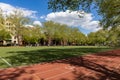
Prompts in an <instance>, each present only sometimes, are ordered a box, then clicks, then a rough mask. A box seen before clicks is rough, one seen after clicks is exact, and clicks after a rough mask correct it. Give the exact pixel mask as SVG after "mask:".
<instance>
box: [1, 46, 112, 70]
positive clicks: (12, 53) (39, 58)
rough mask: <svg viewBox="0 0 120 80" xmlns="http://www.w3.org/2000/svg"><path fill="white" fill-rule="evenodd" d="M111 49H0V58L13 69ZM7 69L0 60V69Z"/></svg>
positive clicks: (86, 47)
mask: <svg viewBox="0 0 120 80" xmlns="http://www.w3.org/2000/svg"><path fill="white" fill-rule="evenodd" d="M111 49H112V48H108V47H97V46H64V47H63V46H57V47H56V46H53V47H47V46H44V47H0V56H1V57H2V58H4V59H5V60H7V61H8V62H9V63H10V64H12V66H13V67H16V66H23V65H31V64H37V63H41V62H50V61H53V60H59V59H65V58H69V57H75V56H81V55H85V54H90V53H97V52H102V51H107V50H111ZM7 67H9V66H8V65H7V64H5V63H4V62H3V61H2V60H0V68H7Z"/></svg>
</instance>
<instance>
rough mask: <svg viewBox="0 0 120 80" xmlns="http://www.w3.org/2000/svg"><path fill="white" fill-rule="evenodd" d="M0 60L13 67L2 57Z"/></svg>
mask: <svg viewBox="0 0 120 80" xmlns="http://www.w3.org/2000/svg"><path fill="white" fill-rule="evenodd" d="M0 59H1V60H2V61H4V62H5V63H6V64H7V65H8V66H10V67H11V66H12V65H11V64H10V63H9V62H8V61H7V60H5V59H4V58H2V57H1V56H0Z"/></svg>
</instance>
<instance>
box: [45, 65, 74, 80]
mask: <svg viewBox="0 0 120 80" xmlns="http://www.w3.org/2000/svg"><path fill="white" fill-rule="evenodd" d="M74 68H75V67H71V66H66V67H65V69H68V71H67V72H63V73H61V74H58V75H55V76H52V77H49V78H46V79H45V80H49V79H52V78H56V77H58V76H61V75H64V74H67V73H70V72H71V71H73V70H74Z"/></svg>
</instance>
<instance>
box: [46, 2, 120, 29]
mask: <svg viewBox="0 0 120 80" xmlns="http://www.w3.org/2000/svg"><path fill="white" fill-rule="evenodd" d="M92 7H94V9H96V10H97V12H98V14H100V15H101V16H102V19H101V25H102V26H104V28H108V27H116V26H119V25H120V15H119V14H120V0H49V1H48V9H52V10H53V11H60V10H63V11H65V10H84V11H87V12H89V11H91V10H92Z"/></svg>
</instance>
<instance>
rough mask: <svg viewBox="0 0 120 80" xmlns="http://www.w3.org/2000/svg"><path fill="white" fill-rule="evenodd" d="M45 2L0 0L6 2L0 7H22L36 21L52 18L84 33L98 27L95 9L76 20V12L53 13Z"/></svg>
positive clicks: (37, 0) (42, 0)
mask: <svg viewBox="0 0 120 80" xmlns="http://www.w3.org/2000/svg"><path fill="white" fill-rule="evenodd" d="M47 2H48V0H0V3H2V4H6V5H0V7H2V8H3V9H6V8H8V7H4V6H7V5H9V6H11V7H19V8H23V9H24V10H27V11H28V12H29V16H34V17H36V18H34V20H35V21H36V23H39V22H40V23H41V22H43V21H46V20H47V21H48V20H53V21H55V22H58V23H63V24H67V25H69V26H74V25H75V26H74V27H78V28H79V29H80V31H82V32H83V33H85V34H88V33H90V32H93V31H97V30H99V28H98V29H97V27H98V23H99V21H98V19H99V18H100V16H98V15H97V13H96V11H95V10H92V13H86V15H85V17H84V19H79V20H76V18H77V16H75V15H76V14H77V13H76V12H73V13H70V14H69V13H67V11H66V12H56V13H55V14H54V13H53V12H52V11H51V10H48V5H47ZM6 10H8V9H6ZM10 10H11V9H10ZM10 10H9V11H10ZM28 12H25V14H26V15H27V13H28ZM33 14H34V15H33Z"/></svg>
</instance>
